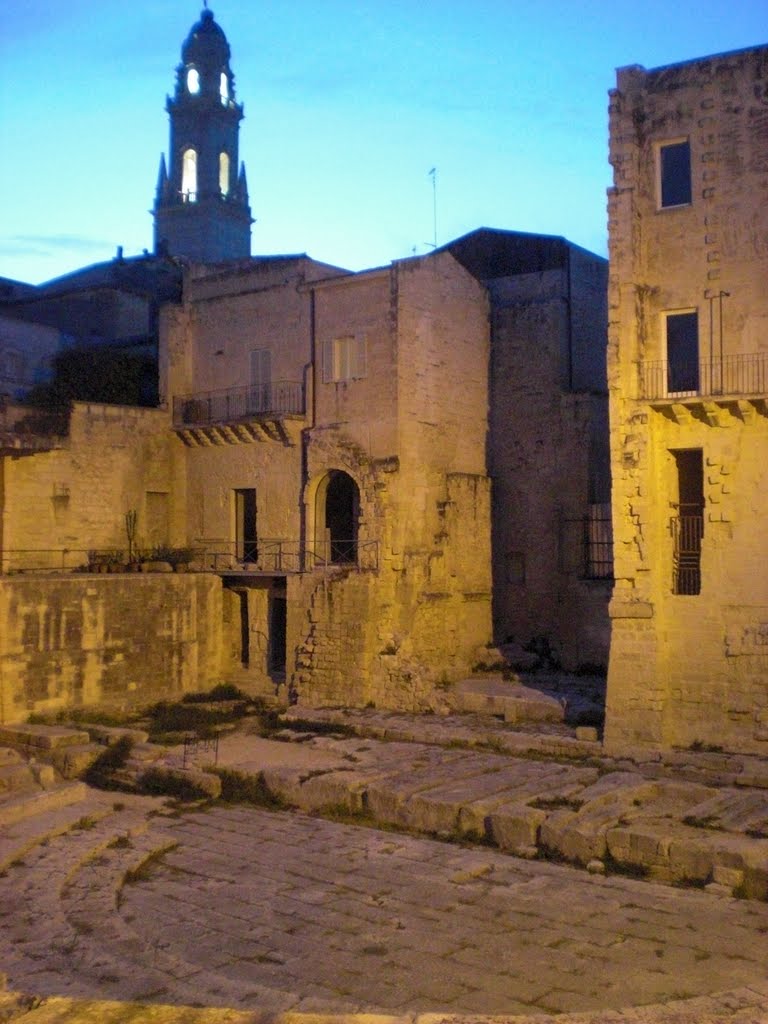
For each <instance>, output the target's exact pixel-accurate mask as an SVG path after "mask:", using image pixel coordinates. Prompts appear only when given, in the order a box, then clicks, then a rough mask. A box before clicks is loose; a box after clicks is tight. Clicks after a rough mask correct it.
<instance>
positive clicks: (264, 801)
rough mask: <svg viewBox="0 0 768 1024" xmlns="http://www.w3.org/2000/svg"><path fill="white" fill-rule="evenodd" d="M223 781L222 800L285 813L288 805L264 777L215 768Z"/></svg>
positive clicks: (215, 772)
mask: <svg viewBox="0 0 768 1024" xmlns="http://www.w3.org/2000/svg"><path fill="white" fill-rule="evenodd" d="M212 771H213V773H214V774H215V775H218V777H219V778H220V779H221V800H223V801H224V802H225V803H230V804H251V805H252V806H254V807H262V808H264V809H265V810H269V811H284V810H286V809H287V808H288V806H289V805H288V804H287V803H286V802H285V801H284V800H282V799H281V798H280V797H279V796H277V795H276V794H275V793H273V792H272V791H271V790H270V789H269V788H268V786H267V784H266V783H265V782H264V778H263V776H262V775H246V774H245V773H243V772H238V771H235V770H234V769H231V768H218V767H217V768H213V769H212Z"/></svg>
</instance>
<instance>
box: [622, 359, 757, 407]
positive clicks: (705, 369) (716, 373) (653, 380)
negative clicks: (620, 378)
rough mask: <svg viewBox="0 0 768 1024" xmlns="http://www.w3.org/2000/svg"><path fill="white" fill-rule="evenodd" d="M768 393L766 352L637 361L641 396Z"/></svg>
mask: <svg viewBox="0 0 768 1024" xmlns="http://www.w3.org/2000/svg"><path fill="white" fill-rule="evenodd" d="M766 394H768V352H753V353H750V354H748V355H734V356H725V357H724V358H723V359H717V360H702V361H700V362H685V361H680V362H676V361H674V360H672V361H671V362H670V361H667V360H664V359H657V360H652V361H650V362H644V363H641V364H640V397H641V398H649V399H656V398H669V399H674V398H686V397H696V396H699V397H702V398H706V397H712V398H715V397H717V396H719V395H766Z"/></svg>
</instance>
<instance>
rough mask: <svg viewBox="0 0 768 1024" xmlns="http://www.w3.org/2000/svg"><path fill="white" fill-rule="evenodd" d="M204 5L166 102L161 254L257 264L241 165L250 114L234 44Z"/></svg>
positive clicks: (159, 198)
mask: <svg viewBox="0 0 768 1024" xmlns="http://www.w3.org/2000/svg"><path fill="white" fill-rule="evenodd" d="M203 2H204V8H203V11H202V12H201V15H200V20H199V21H198V22H197V23H196V24H195V25H193V26H192V28H191V29H190V32H189V35H188V36H187V38H186V40H185V41H184V44H183V46H182V48H181V63H180V64H179V66H178V67H177V68H176V88H175V92H174V95H173V97H170V96H169V97H168V99H167V101H166V109H167V111H168V116H169V118H170V142H169V148H168V167H167V171H166V166H165V160H164V158H163V160H162V162H161V169H160V175H159V178H158V184H157V192H156V196H155V206H154V217H155V251H156V252H159V251H165V252H168V253H170V254H171V255H172V256H183V257H186V258H187V259H189V260H192V261H193V262H198V263H219V262H223V261H226V260H239V259H246V258H247V257H249V256H250V254H251V224H252V219H251V210H250V207H249V205H248V188H247V185H246V183H245V169H244V167H242V168H241V166H240V163H239V160H238V137H239V132H240V121H241V120H242V119H243V107H242V104H239V103H237V102H236V101H235V76H234V74H233V73H232V69H231V67H230V64H229V59H230V49H229V43H228V42H227V39H226V36H225V35H224V33H223V32H222V30H221V28H220V27H219V26H218V25H217V24H216V21H215V20H214V17H213V11H211V10H210V9H209V8H208V3H207V0H203Z"/></svg>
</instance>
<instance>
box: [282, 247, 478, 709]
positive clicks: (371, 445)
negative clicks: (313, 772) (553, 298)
mask: <svg viewBox="0 0 768 1024" xmlns="http://www.w3.org/2000/svg"><path fill="white" fill-rule="evenodd" d="M486 303H487V300H486V296H485V293H484V291H483V289H482V288H481V287H480V286H479V285H478V284H477V282H476V281H475V280H474V279H473V278H472V277H471V276H470V275H469V274H467V273H466V272H465V271H464V270H463V269H462V268H461V267H460V266H459V265H458V264H457V263H456V262H455V261H454V260H453V258H452V257H450V256H449V255H448V254H440V255H438V256H437V257H433V258H430V259H427V260H414V261H403V263H399V264H395V265H393V267H392V268H390V269H388V270H386V271H383V272H376V273H373V274H371V275H367V274H366V275H362V276H361V277H360V278H358V279H356V280H353V281H347V280H346V279H345V280H342V281H339V282H332V283H331V284H330V285H327V286H324V287H323V288H322V289H321V290H320V293H319V295H318V303H317V329H318V338H319V339H323V338H326V337H327V338H333V337H335V336H338V335H339V334H352V335H360V334H363V335H365V337H366V339H367V363H368V373H367V375H366V376H365V377H364V378H361V379H359V380H353V381H350V382H348V383H345V384H336V383H323V384H319V385H318V402H317V422H316V425H315V426H314V428H313V429H311V430H309V431H308V435H307V479H308V481H309V485H308V487H307V490H306V497H305V501H306V503H307V510H306V521H307V523H308V524H309V527H308V533H309V535H310V536H311V535H312V533H313V530H312V528H311V526H312V523H313V521H315V520H317V519H318V518H319V514H318V513H317V511H316V510H313V507H312V505H313V502H314V501H316V494H317V493H318V492H317V491H316V490H315V484H316V482H317V481H318V480H321V479H322V478H323V477H324V475H325V474H327V473H328V472H329V471H331V470H341V471H343V472H345V473H347V474H348V475H349V476H350V477H352V479H353V480H354V481H355V483H356V484H357V487H358V490H359V494H360V516H359V534H358V544H359V553H360V560H361V563H362V565H363V566H364V567H365V568H364V569H363V571H360V572H358V571H357V570H350V569H343V568H336V569H332V570H331V571H330V572H328V573H315V574H313V575H312V576H310V577H308V578H306V579H304V580H302V581H300V582H299V581H296V582H294V581H289V623H290V622H291V620H293V622H294V623H295V622H297V621H298V622H299V628H298V632H293V633H292V634H291V635H292V637H293V639H294V640H295V641H296V650H297V655H296V664H295V672H294V676H293V686H294V689H295V691H296V693H297V694H298V696H299V699H300V700H305V701H307V702H309V703H326V704H334V703H336V704H345V703H347V704H358V705H359V704H365V703H368V702H371V701H372V702H374V703H376V704H377V705H379V706H382V707H400V708H410V709H416V708H424V707H429V706H432V704H433V703H434V700H435V685H436V684H437V683H439V682H447V681H450V680H453V679H456V678H459V677H460V676H461V675H463V674H466V673H467V672H468V671H469V670H470V669H471V667H472V664H473V661H474V659H475V658H476V655H477V649H478V647H479V646H481V645H483V644H485V643H487V642H488V641H489V640H490V578H489V564H490V530H489V522H490V507H489V481H488V478H487V476H486V475H485V432H486V422H487V420H486V415H487V359H488V323H487V304H486ZM374 545H375V552H374V547H373V546H374ZM374 553H375V559H376V561H375V567H374V565H373V564H372V558H373V556H374ZM290 630H291V627H290V626H289V632H290Z"/></svg>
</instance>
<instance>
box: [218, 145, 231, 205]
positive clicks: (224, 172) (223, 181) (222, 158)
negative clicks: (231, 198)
mask: <svg viewBox="0 0 768 1024" xmlns="http://www.w3.org/2000/svg"><path fill="white" fill-rule="evenodd" d="M219 192H221V194H222V195H223V196H227V195H228V194H229V156H228V154H227V153H219Z"/></svg>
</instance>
